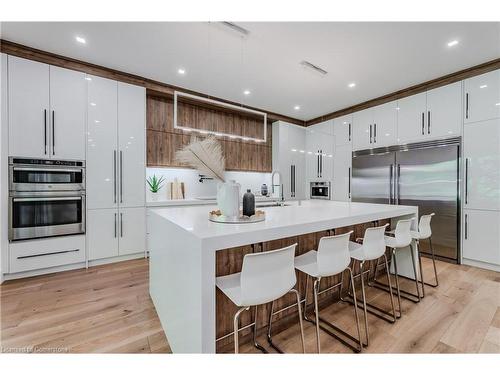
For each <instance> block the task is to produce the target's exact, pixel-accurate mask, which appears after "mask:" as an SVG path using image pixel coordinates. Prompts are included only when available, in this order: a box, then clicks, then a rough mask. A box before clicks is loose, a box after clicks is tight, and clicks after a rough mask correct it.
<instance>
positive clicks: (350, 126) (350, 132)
mask: <svg viewBox="0 0 500 375" xmlns="http://www.w3.org/2000/svg"><path fill="white" fill-rule="evenodd" d="M351 134H352V133H351V123H349V142H351Z"/></svg>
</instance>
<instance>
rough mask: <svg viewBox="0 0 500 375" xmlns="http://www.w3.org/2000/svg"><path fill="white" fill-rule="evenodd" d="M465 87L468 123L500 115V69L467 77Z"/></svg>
mask: <svg viewBox="0 0 500 375" xmlns="http://www.w3.org/2000/svg"><path fill="white" fill-rule="evenodd" d="M464 89H465V90H464V91H465V105H464V112H465V113H464V118H465V122H466V123H468V122H476V121H483V120H489V119H493V118H499V117H500V70H495V71H493V72H489V73H486V74H482V75H480V76H476V77H472V78H469V79H466V80H465V81H464Z"/></svg>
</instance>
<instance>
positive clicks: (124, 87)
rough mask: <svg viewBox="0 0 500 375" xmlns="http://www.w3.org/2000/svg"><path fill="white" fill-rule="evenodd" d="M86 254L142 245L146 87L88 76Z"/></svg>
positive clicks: (118, 252) (111, 253)
mask: <svg viewBox="0 0 500 375" xmlns="http://www.w3.org/2000/svg"><path fill="white" fill-rule="evenodd" d="M87 78H88V139H87V207H88V213H87V215H88V216H87V217H88V223H89V224H88V228H87V237H88V241H87V243H88V255H89V260H97V259H105V258H112V257H116V256H122V255H129V254H135V253H140V252H143V251H144V250H145V246H146V245H145V236H146V229H145V227H146V225H145V207H144V206H145V189H144V179H145V118H146V113H145V110H146V102H145V100H146V93H145V89H144V88H142V87H138V86H133V85H129V84H124V83H119V82H116V81H112V80H109V79H105V78H100V77H95V76H88V77H87Z"/></svg>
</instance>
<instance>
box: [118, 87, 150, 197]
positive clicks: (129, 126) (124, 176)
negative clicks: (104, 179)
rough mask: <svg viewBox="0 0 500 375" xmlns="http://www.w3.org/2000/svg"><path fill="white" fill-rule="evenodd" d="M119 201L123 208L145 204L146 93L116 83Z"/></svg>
mask: <svg viewBox="0 0 500 375" xmlns="http://www.w3.org/2000/svg"><path fill="white" fill-rule="evenodd" d="M118 124H119V126H118V144H119V155H118V157H119V192H118V193H119V194H118V195H119V198H120V199H119V201H120V206H122V207H141V206H144V203H145V195H144V194H145V170H146V165H145V136H144V134H145V131H146V130H145V128H146V90H145V89H144V88H143V87H139V86H133V85H129V84H126V83H118Z"/></svg>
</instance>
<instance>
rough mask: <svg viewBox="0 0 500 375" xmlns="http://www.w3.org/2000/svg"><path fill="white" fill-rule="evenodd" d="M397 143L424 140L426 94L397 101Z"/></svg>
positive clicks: (425, 134) (425, 135)
mask: <svg viewBox="0 0 500 375" xmlns="http://www.w3.org/2000/svg"><path fill="white" fill-rule="evenodd" d="M398 108H399V110H398V143H399V144H403V143H410V142H418V141H422V140H425V139H426V138H427V132H426V118H425V117H426V116H425V112H426V108H427V107H426V93H425V92H422V93H420V94H417V95H413V96H409V97H406V98H403V99H399V100H398Z"/></svg>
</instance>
